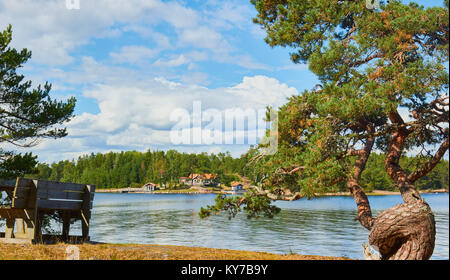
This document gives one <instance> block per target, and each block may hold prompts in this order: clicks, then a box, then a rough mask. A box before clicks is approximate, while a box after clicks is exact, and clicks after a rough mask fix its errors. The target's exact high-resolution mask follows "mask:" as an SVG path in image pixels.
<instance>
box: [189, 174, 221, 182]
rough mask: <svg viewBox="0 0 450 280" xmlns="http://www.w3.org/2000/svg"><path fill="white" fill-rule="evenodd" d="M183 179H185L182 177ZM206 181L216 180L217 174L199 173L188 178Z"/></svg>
mask: <svg viewBox="0 0 450 280" xmlns="http://www.w3.org/2000/svg"><path fill="white" fill-rule="evenodd" d="M182 178H183V177H182ZM198 178H200V179H206V180H211V179H216V178H217V174H199V173H191V174H190V175H189V177H188V179H191V180H193V179H198Z"/></svg>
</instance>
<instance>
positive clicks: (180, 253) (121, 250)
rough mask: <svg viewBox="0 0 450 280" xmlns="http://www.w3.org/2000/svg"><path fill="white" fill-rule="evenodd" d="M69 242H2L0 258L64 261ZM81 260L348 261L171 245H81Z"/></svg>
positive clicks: (291, 254) (338, 258)
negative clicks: (18, 243)
mask: <svg viewBox="0 0 450 280" xmlns="http://www.w3.org/2000/svg"><path fill="white" fill-rule="evenodd" d="M67 246H68V245H67V244H63V243H60V244H56V245H42V244H37V245H16V244H0V260H64V259H66V247H67ZM77 246H78V248H79V249H80V259H81V260H348V258H343V257H324V256H311V255H297V254H293V253H290V254H287V255H279V254H271V253H263V252H250V251H237V250H226V249H212V248H200V247H187V246H171V245H140V244H126V245H122V244H82V245H77Z"/></svg>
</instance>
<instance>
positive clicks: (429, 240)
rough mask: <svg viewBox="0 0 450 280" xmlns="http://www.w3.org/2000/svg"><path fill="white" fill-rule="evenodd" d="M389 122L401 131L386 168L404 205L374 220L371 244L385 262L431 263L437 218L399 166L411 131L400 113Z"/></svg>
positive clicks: (395, 207)
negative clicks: (428, 261) (423, 261)
mask: <svg viewBox="0 0 450 280" xmlns="http://www.w3.org/2000/svg"><path fill="white" fill-rule="evenodd" d="M389 119H390V120H391V122H392V123H393V124H398V125H400V127H401V128H399V129H397V131H395V132H394V134H393V137H392V141H391V143H390V146H389V150H388V153H387V156H386V161H385V166H386V170H387V173H388V174H389V176H390V177H391V178H392V179H393V180H394V182H396V184H397V186H398V188H399V190H400V193H401V195H402V199H403V201H404V203H403V204H398V205H396V206H394V207H392V208H389V209H387V210H385V211H383V212H382V213H380V214H379V215H378V216H377V217H376V218H375V219H374V220H373V225H372V228H371V229H370V234H369V243H370V245H372V247H374V248H375V249H377V250H378V251H379V252H380V254H381V258H382V259H386V260H427V259H429V258H430V257H431V255H432V254H433V250H434V245H435V237H436V224H435V220H434V215H433V212H432V211H431V208H430V206H429V205H428V204H427V203H426V202H425V201H424V200H423V199H421V197H420V194H419V192H418V191H417V189H416V188H415V187H414V185H412V182H410V181H409V180H408V176H407V175H406V173H405V171H404V170H403V169H402V168H401V166H400V163H399V160H400V157H401V153H402V151H403V148H404V145H405V142H406V139H407V137H408V135H409V132H408V131H407V129H406V128H405V127H404V126H402V125H403V124H404V122H403V120H402V118H401V117H400V115H399V114H398V113H397V112H393V113H391V114H390V115H389Z"/></svg>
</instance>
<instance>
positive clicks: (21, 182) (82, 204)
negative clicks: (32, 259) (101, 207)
mask: <svg viewBox="0 0 450 280" xmlns="http://www.w3.org/2000/svg"><path fill="white" fill-rule="evenodd" d="M0 190H3V191H5V192H6V193H7V194H8V196H9V197H10V199H11V205H10V206H6V207H5V206H3V207H1V208H0V218H3V219H6V226H5V233H4V234H1V235H0V242H6V243H41V242H44V241H45V240H44V238H43V235H42V230H41V227H42V221H43V217H44V215H46V214H47V215H48V214H51V215H54V214H56V215H58V216H59V217H60V219H61V220H62V224H63V227H62V236H60V237H61V241H75V240H73V239H76V240H80V237H71V236H69V230H70V224H71V219H76V220H81V229H82V236H81V240H80V241H89V221H90V218H91V209H92V204H93V200H94V193H95V187H94V186H90V185H81V184H73V183H60V182H52V181H43V180H32V179H25V178H17V180H16V183H15V185H14V186H10V187H9V189H8V185H6V184H5V183H3V184H0ZM14 228H15V229H16V230H15V231H14Z"/></svg>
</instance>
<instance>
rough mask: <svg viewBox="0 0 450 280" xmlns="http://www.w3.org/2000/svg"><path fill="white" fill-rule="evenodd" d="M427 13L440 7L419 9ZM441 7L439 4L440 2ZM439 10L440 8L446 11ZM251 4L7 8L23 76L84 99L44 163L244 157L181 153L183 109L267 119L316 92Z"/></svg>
mask: <svg viewBox="0 0 450 280" xmlns="http://www.w3.org/2000/svg"><path fill="white" fill-rule="evenodd" d="M419 2H421V4H427V2H434V1H419ZM436 2H437V1H436ZM440 2H442V1H440ZM255 15H256V11H255V9H254V7H253V6H252V5H251V4H250V3H249V1H247V0H228V1H216V0H189V1H160V0H80V9H67V6H66V0H0V30H3V29H5V28H6V26H7V25H8V24H12V26H13V43H12V45H13V47H15V48H17V49H22V48H28V49H30V50H31V51H32V53H33V56H32V59H31V60H30V61H29V62H28V63H27V64H26V65H25V67H24V68H23V69H22V70H21V72H22V73H24V74H25V75H26V78H27V79H30V80H32V81H33V82H34V85H35V86H36V85H37V84H42V83H45V81H49V82H50V83H52V85H53V90H52V96H53V97H54V98H57V99H67V98H68V97H70V96H75V97H76V98H77V100H78V101H77V106H76V110H75V115H76V116H75V118H74V119H73V120H72V121H71V122H70V123H68V124H67V127H68V132H69V136H67V137H65V138H63V139H58V140H46V141H41V143H40V144H39V145H38V146H36V147H34V148H32V149H31V151H33V153H34V154H36V155H38V156H39V160H40V161H44V162H53V161H56V160H61V159H72V158H77V157H78V156H79V155H81V154H86V153H91V152H94V153H96V152H108V151H122V150H137V151H145V150H147V149H152V150H156V149H159V150H167V149H177V150H180V151H184V152H215V153H217V152H225V151H230V152H231V153H232V155H234V156H239V155H240V154H241V153H244V152H245V151H246V150H247V149H248V147H249V145H248V144H235V145H174V144H173V143H172V142H171V140H170V131H171V129H172V128H173V127H174V125H175V124H176V122H175V121H173V120H171V118H170V116H171V114H172V113H173V112H174V111H175V110H177V109H180V108H181V109H184V110H186V111H188V112H192V111H193V104H194V102H198V101H199V102H201V105H202V110H203V111H204V110H209V109H214V110H218V111H219V112H223V111H225V110H229V109H236V108H240V109H243V110H246V109H252V110H260V109H263V108H265V107H266V106H267V105H270V106H275V107H276V106H279V105H281V104H283V103H285V102H286V98H287V97H289V96H292V95H294V94H299V93H300V92H302V91H303V90H304V89H310V88H312V87H313V86H314V85H315V84H316V83H317V79H316V78H315V77H314V75H313V74H312V73H311V72H310V71H309V70H308V67H307V66H306V65H294V64H293V63H292V62H291V61H290V60H289V52H290V50H289V49H283V48H275V49H272V48H270V47H269V46H268V45H267V44H266V43H265V42H264V36H265V35H264V32H263V31H262V30H261V29H260V28H259V26H257V25H255V24H253V23H252V18H253V17H254V16H255Z"/></svg>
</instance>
